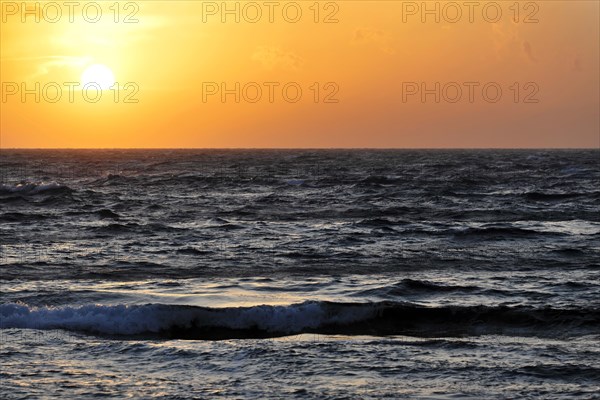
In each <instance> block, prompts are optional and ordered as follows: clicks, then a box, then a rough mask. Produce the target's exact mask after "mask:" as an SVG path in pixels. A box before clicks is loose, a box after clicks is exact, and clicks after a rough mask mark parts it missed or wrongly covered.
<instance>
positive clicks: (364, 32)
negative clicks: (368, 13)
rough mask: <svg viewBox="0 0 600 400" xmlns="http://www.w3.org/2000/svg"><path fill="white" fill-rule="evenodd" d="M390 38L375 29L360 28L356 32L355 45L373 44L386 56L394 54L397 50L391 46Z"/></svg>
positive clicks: (353, 40)
mask: <svg viewBox="0 0 600 400" xmlns="http://www.w3.org/2000/svg"><path fill="white" fill-rule="evenodd" d="M389 41H390V38H389V36H388V35H387V34H386V33H385V32H383V31H381V30H379V29H373V28H358V29H356V30H355V31H354V38H353V39H352V42H353V43H373V44H375V45H376V46H377V48H378V49H379V50H381V51H383V52H384V53H386V54H394V53H396V50H395V49H394V48H393V47H392V46H390V44H389Z"/></svg>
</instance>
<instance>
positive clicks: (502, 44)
mask: <svg viewBox="0 0 600 400" xmlns="http://www.w3.org/2000/svg"><path fill="white" fill-rule="evenodd" d="M491 26H492V40H493V43H494V49H495V51H496V57H497V58H498V59H501V60H504V59H506V58H511V59H514V58H515V57H524V58H525V59H526V60H528V61H529V62H532V63H537V58H536V56H535V52H534V49H533V46H532V44H531V43H530V42H529V41H527V40H525V39H523V38H521V34H520V32H519V25H518V24H516V23H514V22H508V23H504V24H502V23H495V24H491Z"/></svg>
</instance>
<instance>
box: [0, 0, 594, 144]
mask: <svg viewBox="0 0 600 400" xmlns="http://www.w3.org/2000/svg"><path fill="white" fill-rule="evenodd" d="M50 3H51V5H49V4H50ZM0 5H1V12H2V15H1V18H2V20H1V26H0V81H1V83H2V86H1V96H0V97H1V98H0V101H1V102H0V107H1V110H0V111H1V113H0V147H1V148H214V147H217V148H321V147H324V148H330V147H334V148H345V147H352V148H354V147H359V148H363V147H369V148H532V147H533V148H562V147H566V148H580V147H591V148H598V147H600V126H599V124H600V117H599V110H600V96H599V90H600V82H599V77H600V69H599V60H600V55H599V48H600V46H599V40H600V32H599V20H600V2H598V1H572V0H571V1H536V2H532V1H497V2H489V1H483V2H477V1H473V2H465V1H458V2H448V1H440V2H436V1H429V2H426V3H424V2H421V1H419V2H410V1H408V2H406V1H347V0H346V1H320V2H315V1H296V2H287V1H286V2H278V1H271V2H269V1H256V2H252V1H250V2H249V1H242V2H237V1H228V2H226V3H224V2H221V1H218V2H211V1H161V0H144V1H120V2H113V1H106V2H100V1H98V2H85V1H83V2H79V1H75V2H71V3H69V2H68V1H67V2H61V1H56V2H46V1H42V2H39V3H37V5H36V3H35V2H29V3H27V5H26V7H25V8H24V7H23V3H22V2H21V1H17V2H15V1H4V0H3V1H1V4H0ZM36 19H37V20H36ZM94 65H96V66H97V65H101V66H102V67H101V68H100V69H98V68H96V69H92V71H97V70H100V71H105V72H104V73H95V75H94V73H92V75H91V78H90V76H89V75H90V73H88V74H87V75H85V74H84V72H85V71H86V70H88V69H89V68H90V66H94ZM89 71H90V70H88V72H89ZM106 71H109V72H108V75H107V74H106ZM111 74H112V76H113V77H114V80H115V81H116V83H114V84H113V82H112V80H111V77H110V75H111ZM82 75H83V76H84V77H83V78H82ZM107 80H108V83H107V85H108V86H110V88H109V87H108V86H106V85H105V84H104V83H106V82H107ZM84 85H85V88H84ZM103 86H104V88H103V89H101V88H102V87H103ZM58 95H60V97H58Z"/></svg>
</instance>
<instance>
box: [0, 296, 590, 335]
mask: <svg viewBox="0 0 600 400" xmlns="http://www.w3.org/2000/svg"><path fill="white" fill-rule="evenodd" d="M0 317H1V319H0V328H3V329H7V328H29V329H42V330H44V329H65V330H70V331H79V332H85V333H91V334H100V335H113V336H132V335H133V336H137V337H149V338H156V337H159V338H179V339H230V338H265V337H277V336H285V335H293V334H300V333H319V334H342V335H373V336H387V335H409V336H420V337H451V336H462V335H482V334H504V335H512V336H521V335H535V336H555V335H578V334H598V333H600V309H599V308H593V309H553V308H532V307H525V306H514V307H507V306H442V307H426V306H421V305H417V304H413V303H400V302H389V301H385V302H377V303H335V302H318V301H307V302H304V303H298V304H292V305H279V306H267V305H260V306H253V307H235V308H234V307H229V308H208V307H198V306H188V305H167V304H145V305H124V304H119V305H83V306H77V307H74V306H63V307H40V308H36V307H30V306H27V305H25V304H17V303H9V304H3V305H1V306H0Z"/></svg>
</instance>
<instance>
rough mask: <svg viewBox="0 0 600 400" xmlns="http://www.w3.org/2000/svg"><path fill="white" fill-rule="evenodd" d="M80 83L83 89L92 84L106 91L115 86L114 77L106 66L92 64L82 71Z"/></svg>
mask: <svg viewBox="0 0 600 400" xmlns="http://www.w3.org/2000/svg"><path fill="white" fill-rule="evenodd" d="M80 83H81V85H82V86H83V87H85V86H86V85H90V84H94V85H98V86H99V87H100V89H102V90H107V89H110V88H111V87H112V86H113V85H114V84H115V76H114V75H113V72H112V71H111V69H110V68H108V67H107V66H106V65H103V64H93V65H90V66H89V67H87V68H86V69H85V71H83V73H82V74H81V78H80Z"/></svg>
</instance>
